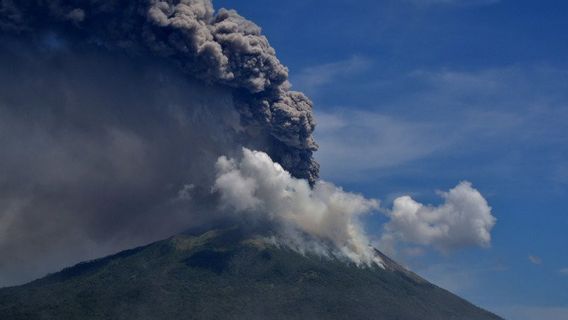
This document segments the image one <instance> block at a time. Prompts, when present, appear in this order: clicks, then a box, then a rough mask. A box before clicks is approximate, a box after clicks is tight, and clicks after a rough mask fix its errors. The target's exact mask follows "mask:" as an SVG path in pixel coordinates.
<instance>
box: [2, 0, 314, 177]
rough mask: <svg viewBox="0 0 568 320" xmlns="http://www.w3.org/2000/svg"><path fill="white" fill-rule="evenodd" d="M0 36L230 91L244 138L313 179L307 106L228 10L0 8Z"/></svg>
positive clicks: (270, 52)
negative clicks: (103, 53) (63, 42)
mask: <svg viewBox="0 0 568 320" xmlns="http://www.w3.org/2000/svg"><path fill="white" fill-rule="evenodd" d="M0 28H2V29H3V31H4V33H6V32H9V31H12V32H11V33H12V34H18V35H19V36H28V37H30V38H37V37H41V36H45V35H46V34H48V33H55V34H61V35H65V37H66V38H67V39H68V40H70V41H73V44H74V46H77V47H80V48H85V47H86V46H96V47H99V48H106V49H108V50H111V51H115V52H116V51H120V52H126V53H128V54H130V55H136V56H140V55H151V56H154V57H161V58H167V59H168V60H169V61H170V62H171V63H173V64H175V65H176V66H177V67H178V69H179V70H180V71H182V72H184V73H186V74H188V75H190V76H191V77H194V78H198V79H201V80H203V81H205V82H207V83H212V84H221V85H225V86H228V87H231V88H234V89H235V93H234V96H235V98H236V101H235V104H236V106H237V108H238V110H239V112H240V114H241V116H242V117H243V122H245V123H246V128H247V130H248V131H249V132H248V133H249V134H251V135H264V136H263V138H264V139H268V140H269V141H268V142H269V143H268V144H267V145H270V150H268V152H269V153H270V155H271V157H273V158H274V159H275V160H277V161H278V162H279V163H281V164H282V165H283V166H284V167H285V168H286V169H287V170H289V171H290V172H292V174H294V175H295V176H297V177H301V178H306V179H308V180H310V182H312V183H313V182H314V181H315V180H316V179H317V176H318V166H317V164H316V163H315V161H314V160H313V159H312V153H313V151H314V150H316V148H317V147H316V145H315V143H314V140H313V137H312V132H313V130H314V127H315V123H314V119H313V115H312V104H311V102H310V101H309V100H308V99H307V98H306V97H305V96H304V95H303V94H301V93H299V92H292V91H290V90H289V83H288V80H287V79H288V69H287V68H286V67H285V66H283V65H282V64H281V63H280V61H279V60H278V58H277V57H276V54H275V51H274V49H273V48H272V47H271V46H270V44H269V43H268V40H267V39H266V37H264V36H263V35H261V30H260V28H259V27H258V26H257V25H255V24H254V23H252V22H250V21H248V20H246V19H244V18H243V17H241V16H240V15H239V14H237V13H236V12H235V11H234V10H225V9H221V10H219V11H218V12H215V11H214V9H213V5H212V3H211V0H168V1H160V0H135V1H98V0H91V1H89V0H68V1H65V0H56V1H43V0H18V1H12V0H2V1H0Z"/></svg>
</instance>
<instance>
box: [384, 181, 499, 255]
mask: <svg viewBox="0 0 568 320" xmlns="http://www.w3.org/2000/svg"><path fill="white" fill-rule="evenodd" d="M440 195H441V197H442V198H443V199H444V203H443V204H441V205H439V206H437V207H435V206H428V205H423V204H421V203H418V202H416V201H415V200H414V199H412V198H411V197H409V196H403V197H399V198H397V199H395V201H394V205H393V208H392V210H388V211H387V212H386V213H387V215H388V216H389V218H390V221H389V222H388V223H387V224H386V225H385V226H384V234H383V236H382V239H381V243H382V245H383V246H385V247H387V248H392V247H393V246H394V245H395V243H397V242H404V243H412V244H417V245H423V246H433V247H434V248H436V249H437V250H439V251H442V252H450V251H452V250H456V249H460V248H463V247H468V246H480V247H488V246H490V244H491V229H492V228H493V226H494V225H495V222H496V219H495V217H494V216H493V215H492V213H491V207H489V205H488V204H487V201H486V200H485V198H483V196H482V195H481V194H480V193H479V191H477V190H476V189H474V188H473V187H472V185H471V183H469V182H461V183H460V184H458V185H457V186H456V187H455V188H453V189H451V190H450V191H448V192H442V193H440Z"/></svg>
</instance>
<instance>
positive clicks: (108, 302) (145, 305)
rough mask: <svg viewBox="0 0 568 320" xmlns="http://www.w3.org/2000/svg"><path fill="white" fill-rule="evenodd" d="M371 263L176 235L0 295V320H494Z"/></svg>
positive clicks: (395, 269)
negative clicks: (360, 265) (357, 262)
mask: <svg viewBox="0 0 568 320" xmlns="http://www.w3.org/2000/svg"><path fill="white" fill-rule="evenodd" d="M377 254H379V255H381V256H382V258H383V260H384V261H385V269H382V268H379V267H357V266H356V265H354V264H350V263H347V262H345V261H342V260H340V259H333V258H323V257H319V256H314V255H309V254H306V255H303V254H300V253H298V252H295V251H293V250H290V249H287V248H285V247H280V246H277V245H274V244H270V242H266V241H263V240H261V238H258V237H257V238H255V237H251V236H247V235H246V234H245V233H243V232H241V231H240V230H239V229H236V228H231V229H218V230H212V231H209V232H206V233H202V234H199V235H195V234H194V235H191V234H183V235H178V236H174V237H172V238H169V239H167V240H163V241H159V242H155V243H152V244H150V245H147V246H144V247H140V248H136V249H132V250H127V251H123V252H121V253H118V254H116V255H113V256H109V257H106V258H102V259H98V260H94V261H90V262H85V263H80V264H78V265H76V266H74V267H71V268H67V269H64V270H63V271H61V272H58V273H55V274H51V275H48V276H47V277H45V278H43V279H40V280H36V281H33V282H31V283H29V284H26V285H23V286H18V287H11V288H4V289H0V319H13V320H18V319H26V320H33V319H84V320H88V319H93V320H94V319H136V320H142V319H376V320H395V319H396V320H407V319H408V320H411V319H412V320H413V319H416V320H418V319H420V320H428V319H432V320H446V319H456V320H485V319H487V320H490V319H501V318H500V317H498V316H496V315H494V314H491V313H489V312H487V311H485V310H482V309H480V308H478V307H476V306H474V305H472V304H470V303H469V302H467V301H465V300H463V299H461V298H459V297H457V296H455V295H453V294H451V293H449V292H448V291H445V290H443V289H441V288H439V287H437V286H435V285H433V284H431V283H428V282H427V281H425V280H424V279H422V278H420V277H418V276H417V275H415V274H413V273H411V272H409V271H407V270H405V269H404V268H402V267H401V266H399V265H398V264H396V263H395V262H394V261H392V260H390V259H388V258H387V257H386V256H384V255H382V254H381V253H380V252H378V251H377Z"/></svg>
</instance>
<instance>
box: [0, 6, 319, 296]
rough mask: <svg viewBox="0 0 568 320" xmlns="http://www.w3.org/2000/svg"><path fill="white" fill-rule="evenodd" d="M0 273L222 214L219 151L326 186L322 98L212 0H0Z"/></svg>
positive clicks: (94, 253)
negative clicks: (322, 178) (250, 152)
mask: <svg viewBox="0 0 568 320" xmlns="http://www.w3.org/2000/svg"><path fill="white" fill-rule="evenodd" d="M0 70H1V72H0V146H1V149H2V152H0V256H2V259H0V286H4V285H11V284H17V283H21V282H23V281H27V280H30V279H32V278H34V277H39V276H41V275H43V274H45V273H46V272H49V271H56V270H57V269H59V268H61V267H64V266H67V265H69V264H72V263H75V262H78V261H81V260H85V259H91V258H96V257H99V256H102V255H105V254H109V253H112V252H115V251H117V250H120V249H125V248H129V247H132V246H135V245H140V244H143V243H146V242H149V241H153V240H157V239H160V238H164V237H167V236H170V235H172V234H174V233H176V232H180V231H183V230H185V229H187V228H188V227H192V226H200V225H204V224H205V225H206V224H210V223H217V222H219V221H226V220H227V217H226V216H223V215H222V213H219V210H217V207H218V196H219V195H217V194H215V193H212V192H211V187H212V186H213V185H214V182H215V179H216V176H215V174H216V173H215V171H214V164H215V162H216V161H217V159H218V158H219V157H220V156H229V157H234V156H237V155H239V154H240V153H241V152H242V151H241V150H242V147H248V148H252V149H256V150H261V151H263V152H266V153H267V154H269V155H270V156H271V157H272V158H273V159H274V160H275V161H277V162H279V163H280V164H281V165H282V166H283V167H284V168H286V170H288V171H289V172H291V173H292V174H293V175H294V176H295V177H297V178H304V179H307V180H309V181H310V182H311V183H312V184H313V183H315V181H316V179H317V176H318V166H317V164H316V163H315V162H314V160H313V158H312V153H313V152H314V151H315V149H316V145H315V143H314V141H313V138H312V131H313V130H314V120H313V116H312V113H311V112H312V111H311V108H312V105H311V102H310V101H309V100H308V99H307V98H306V97H305V96H304V95H302V94H301V93H297V92H292V91H290V90H289V84H288V82H287V77H288V74H287V69H286V68H285V67H284V66H283V65H282V64H281V63H280V62H279V61H278V59H277V58H276V56H275V52H274V49H273V48H272V47H270V45H269V43H268V41H267V39H266V38H265V37H264V36H262V35H261V33H260V28H259V27H258V26H256V25H255V24H253V23H252V22H249V21H247V20H245V19H244V18H242V17H241V16H239V15H238V14H237V13H236V12H234V11H230V10H220V11H218V12H214V10H213V7H212V5H211V2H210V1H207V0H199V1H184V0H182V1H128V2H125V1H96V0H91V1H41V0H35V1H32V0H18V1H10V0H0Z"/></svg>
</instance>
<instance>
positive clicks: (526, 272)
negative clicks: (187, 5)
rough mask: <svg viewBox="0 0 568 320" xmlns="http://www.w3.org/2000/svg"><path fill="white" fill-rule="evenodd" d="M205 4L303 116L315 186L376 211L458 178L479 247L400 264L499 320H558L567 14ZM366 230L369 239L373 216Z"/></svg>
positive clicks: (346, 4)
mask: <svg viewBox="0 0 568 320" xmlns="http://www.w3.org/2000/svg"><path fill="white" fill-rule="evenodd" d="M215 3H216V6H217V7H227V8H234V9H237V10H238V11H239V12H240V13H241V14H242V15H244V16H245V17H247V18H249V19H251V20H253V21H255V22H256V23H258V24H259V25H260V26H262V27H263V30H264V33H265V34H266V35H267V36H268V37H269V39H270V41H271V44H272V45H273V46H274V47H275V48H276V50H277V51H278V55H279V57H280V59H281V60H282V61H283V62H284V63H285V64H286V65H288V66H289V68H290V73H291V80H292V83H293V85H294V88H295V89H297V90H300V91H304V92H306V93H307V94H308V95H309V96H310V97H311V98H312V100H313V101H314V102H315V105H316V115H317V116H318V124H319V126H318V129H317V134H316V135H317V138H318V142H319V144H320V146H321V148H320V151H319V152H318V155H317V158H318V160H319V161H320V163H321V165H322V177H323V178H324V179H326V180H329V181H332V182H334V183H336V184H338V185H341V186H343V187H344V188H345V189H347V190H350V191H356V192H361V193H363V194H364V195H366V196H367V197H373V198H378V199H381V200H382V201H383V203H384V205H385V206H387V207H388V206H390V202H392V200H393V199H394V198H395V197H397V196H400V195H403V194H409V195H412V197H413V198H415V199H416V200H418V201H420V202H423V203H431V204H434V205H436V204H439V203H440V201H441V200H440V198H439V196H438V195H437V194H436V190H448V189H450V188H452V187H454V186H455V185H456V184H457V183H458V182H459V181H462V180H467V181H470V182H472V183H473V186H474V187H475V188H476V189H478V190H479V191H480V192H481V193H482V194H483V195H484V197H485V198H486V199H487V200H488V202H489V204H490V205H491V207H492V208H493V215H494V216H495V217H496V218H497V220H498V221H497V224H496V226H495V228H494V229H493V232H492V236H493V238H492V246H491V247H490V248H487V249H481V248H470V249H466V250H461V251H458V252H453V253H451V254H440V253H437V252H436V251H434V250H425V251H420V250H418V251H413V252H407V253H400V256H399V260H401V261H403V262H404V263H405V264H407V265H409V266H410V267H411V268H412V269H413V270H416V271H417V272H418V273H420V274H421V275H423V276H425V277H427V278H428V279H429V280H432V281H434V282H435V283H437V284H439V285H441V286H443V287H446V288H448V289H450V290H452V291H454V292H456V293H458V294H460V295H462V296H464V297H465V298H467V299H469V300H471V301H473V302H474V303H477V304H479V305H481V306H483V307H486V308H489V309H491V310H493V311H496V312H498V313H499V314H501V315H503V316H506V317H508V318H510V319H516V320H528V319H531V320H532V319H548V320H555V319H568V254H567V249H566V247H567V246H568V232H566V230H568V210H567V209H566V206H565V201H566V196H567V195H568V130H567V129H566V123H568V59H567V57H568V33H567V32H566V30H568V19H566V14H567V13H568V3H565V2H563V1H522V0H518V1H512V0H509V1H507V0H502V1H499V0H392V1H375V0H373V1H370V0H360V1H356V2H355V1H347V0H343V1H340V0H327V1H310V0H290V1H266V0H247V1H239V2H235V1H227V0H224V1H216V2H215ZM365 222H366V224H367V228H368V229H369V233H371V234H373V232H374V234H375V235H376V236H377V238H378V237H379V233H380V227H381V224H382V223H384V222H385V218H384V217H382V216H381V215H380V214H376V215H373V216H370V217H368V218H367V220H366V221H365Z"/></svg>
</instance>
